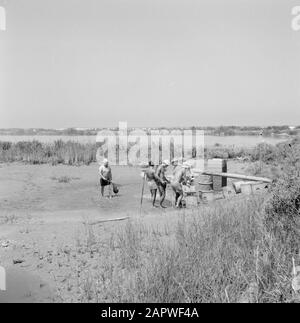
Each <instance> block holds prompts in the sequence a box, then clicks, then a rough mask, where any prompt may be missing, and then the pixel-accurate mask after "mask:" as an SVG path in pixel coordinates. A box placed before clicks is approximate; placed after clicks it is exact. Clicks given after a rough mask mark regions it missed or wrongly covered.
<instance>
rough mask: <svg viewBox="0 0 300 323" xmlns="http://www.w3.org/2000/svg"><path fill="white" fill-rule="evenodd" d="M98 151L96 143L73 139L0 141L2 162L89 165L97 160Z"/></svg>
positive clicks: (0, 159) (0, 158) (0, 160)
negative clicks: (43, 141) (50, 142)
mask: <svg viewBox="0 0 300 323" xmlns="http://www.w3.org/2000/svg"><path fill="white" fill-rule="evenodd" d="M96 151H97V147H96V144H80V143H78V142H73V141H68V142H64V141H62V140H58V141H55V142H54V143H53V144H46V143H41V142H39V141H28V142H26V141H24V142H17V143H10V142H0V162H16V161H17V162H25V163H29V164H45V163H50V164H52V165H57V164H65V165H80V164H86V165H88V164H90V163H91V162H94V161H96Z"/></svg>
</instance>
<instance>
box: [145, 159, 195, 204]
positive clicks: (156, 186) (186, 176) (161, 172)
mask: <svg viewBox="0 0 300 323" xmlns="http://www.w3.org/2000/svg"><path fill="white" fill-rule="evenodd" d="M171 165H172V167H173V169H172V173H171V175H170V176H169V178H168V177H167V176H166V171H167V169H168V167H169V166H170V163H169V161H168V160H164V161H163V162H162V163H161V164H160V165H159V166H157V168H156V167H155V166H154V164H153V163H152V162H151V161H150V162H149V167H148V169H147V170H146V171H145V177H146V180H147V183H148V186H149V189H150V193H151V198H152V205H153V206H154V207H155V206H156V205H155V202H156V195H157V191H158V192H159V195H160V201H159V205H160V207H162V208H165V206H164V205H163V202H164V200H165V198H166V189H167V185H168V184H170V186H171V188H172V189H173V191H174V193H175V207H176V208H179V207H181V205H182V198H183V193H184V192H183V185H184V184H188V183H189V182H190V180H191V174H190V172H189V170H190V165H189V164H188V163H183V164H179V160H178V159H173V160H172V162H171Z"/></svg>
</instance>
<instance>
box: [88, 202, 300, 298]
mask: <svg viewBox="0 0 300 323" xmlns="http://www.w3.org/2000/svg"><path fill="white" fill-rule="evenodd" d="M264 208H265V206H264V198H263V197H261V196H260V197H259V196H256V197H252V198H249V199H248V200H247V201H243V200H239V201H237V200H235V201H232V202H229V203H228V204H227V205H225V206H224V203H223V205H221V204H220V205H218V206H213V207H210V208H208V209H207V210H206V211H204V212H201V213H197V212H196V211H194V212H193V213H191V212H188V213H186V214H185V216H183V217H182V219H181V220H179V221H178V222H175V224H174V225H172V224H169V226H170V227H171V228H169V229H167V230H166V229H165V228H163V227H161V228H160V229H158V228H154V227H152V226H150V225H145V224H144V223H142V222H140V221H131V222H128V223H127V224H126V225H125V226H124V227H121V228H120V229H119V230H116V232H115V233H114V234H113V235H112V236H111V237H110V238H109V241H107V244H106V247H105V248H104V249H101V250H100V249H99V250H98V252H99V253H101V254H102V256H103V257H102V258H101V262H100V263H99V264H98V267H97V271H96V274H95V276H91V272H89V273H88V276H86V277H85V278H83V281H82V285H83V286H85V285H86V283H85V281H86V280H87V281H90V280H91V279H92V281H93V282H94V286H96V287H95V288H94V289H93V290H92V291H91V290H89V293H88V295H87V294H86V295H85V293H83V294H82V301H97V302H99V301H100V302H106V301H108V302H291V301H296V300H297V299H298V298H297V295H295V294H294V292H293V290H292V287H291V280H292V278H293V277H292V257H294V258H295V259H296V261H297V262H298V261H300V259H299V255H298V253H297V252H292V251H291V250H289V251H288V250H287V249H286V248H283V247H284V244H283V243H282V242H281V241H279V240H278V239H276V237H275V235H274V234H273V232H272V231H269V230H267V228H266V226H265V225H264V214H265V212H264ZM298 247H299V244H298ZM298 250H299V249H298Z"/></svg>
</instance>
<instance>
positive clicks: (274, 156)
mask: <svg viewBox="0 0 300 323" xmlns="http://www.w3.org/2000/svg"><path fill="white" fill-rule="evenodd" d="M299 141H300V140H299V138H295V139H293V140H292V141H291V142H294V143H295V142H297V143H299ZM290 149H291V148H290V143H289V142H285V143H279V144H277V145H276V146H274V145H270V144H266V143H260V144H258V145H256V146H255V147H235V146H222V145H219V144H216V145H214V146H212V147H206V148H205V150H204V153H205V157H206V158H223V159H237V158H238V159H241V160H248V161H253V162H254V161H258V160H261V161H263V162H265V163H276V162H279V161H281V160H282V159H284V158H285V155H286V152H287V151H290ZM96 153H97V144H96V143H95V144H91V143H88V144H81V143H78V142H73V141H66V142H65V141H62V140H58V141H55V142H54V143H41V142H39V141H23V142H17V143H11V142H3V141H0V162H4V163H7V162H8V163H9V162H24V163H29V164H52V165H57V164H64V165H89V164H90V163H92V162H96V160H97V159H96Z"/></svg>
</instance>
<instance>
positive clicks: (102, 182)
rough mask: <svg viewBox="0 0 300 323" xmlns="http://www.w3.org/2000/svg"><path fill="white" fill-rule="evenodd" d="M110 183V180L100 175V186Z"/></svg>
mask: <svg viewBox="0 0 300 323" xmlns="http://www.w3.org/2000/svg"><path fill="white" fill-rule="evenodd" d="M107 185H110V181H108V180H106V179H103V178H102V177H101V178H100V186H107Z"/></svg>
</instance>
